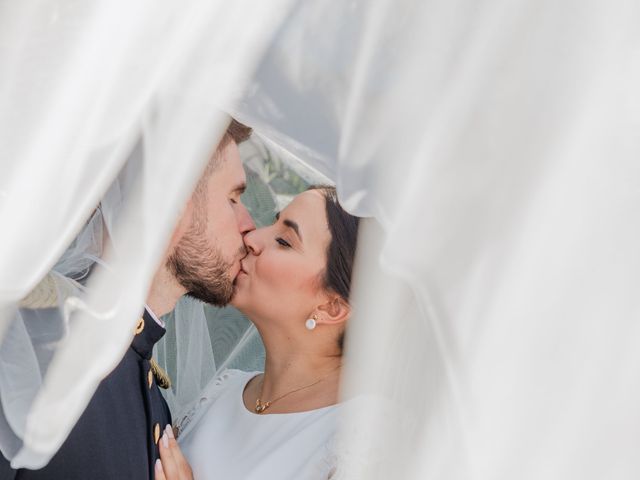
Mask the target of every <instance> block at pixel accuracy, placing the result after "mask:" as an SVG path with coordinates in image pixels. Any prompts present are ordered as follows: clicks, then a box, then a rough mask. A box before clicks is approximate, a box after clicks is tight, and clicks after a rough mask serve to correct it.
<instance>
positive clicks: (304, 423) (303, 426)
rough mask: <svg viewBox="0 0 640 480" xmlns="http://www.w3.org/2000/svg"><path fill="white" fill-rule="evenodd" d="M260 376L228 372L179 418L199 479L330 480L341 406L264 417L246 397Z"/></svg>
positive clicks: (180, 439) (183, 445)
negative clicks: (251, 382)
mask: <svg viewBox="0 0 640 480" xmlns="http://www.w3.org/2000/svg"><path fill="white" fill-rule="evenodd" d="M259 373H260V372H243V371H240V370H226V371H224V372H223V373H222V374H221V375H220V376H219V377H218V378H216V379H215V380H214V381H212V382H211V383H210V384H209V386H208V387H207V388H206V389H205V390H204V391H203V392H202V394H201V395H200V396H199V397H198V399H197V401H196V402H195V403H194V404H193V405H192V406H191V408H189V409H188V410H187V412H186V413H185V414H184V415H181V416H180V417H179V418H178V419H177V421H176V426H177V427H178V431H179V435H178V442H179V444H180V446H181V448H182V451H183V452H184V455H185V456H186V458H187V460H188V461H189V463H190V464H191V468H192V469H193V473H194V477H195V479H196V480H205V479H211V480H213V479H216V480H220V479H224V480H252V479H256V480H258V479H259V480H270V479H277V480H288V479H296V480H300V479H309V480H313V479H327V478H328V477H329V476H330V474H331V472H332V471H333V470H334V469H335V466H336V465H335V464H336V455H335V452H334V448H333V445H334V442H335V436H336V431H337V423H338V413H339V411H340V405H333V406H329V407H325V408H320V409H317V410H311V411H308V412H300V413H285V414H262V415H258V414H256V413H253V412H251V411H249V410H247V408H246V407H245V405H244V402H243V400H242V393H243V391H244V388H245V386H246V384H247V383H248V382H249V380H251V378H253V377H254V376H255V375H258V374H259Z"/></svg>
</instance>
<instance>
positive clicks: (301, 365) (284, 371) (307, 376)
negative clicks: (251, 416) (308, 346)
mask: <svg viewBox="0 0 640 480" xmlns="http://www.w3.org/2000/svg"><path fill="white" fill-rule="evenodd" d="M341 364H342V358H341V357H339V356H334V355H320V354H310V353H309V352H304V351H289V352H282V351H281V352H278V353H277V354H270V352H269V351H267V355H266V359H265V368H264V375H263V378H262V382H261V390H262V395H263V396H264V397H265V398H270V397H272V396H274V395H281V394H283V393H285V392H286V391H287V390H291V389H293V388H297V387H300V386H304V385H305V384H309V383H313V382H315V381H317V380H319V379H324V378H326V380H327V381H330V380H331V379H333V378H334V377H335V380H337V379H338V377H339V370H340V365H341ZM329 377H331V378H329ZM323 381H324V380H323Z"/></svg>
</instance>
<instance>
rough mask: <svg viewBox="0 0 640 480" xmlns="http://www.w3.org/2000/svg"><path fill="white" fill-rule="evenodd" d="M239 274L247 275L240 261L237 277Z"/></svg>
mask: <svg viewBox="0 0 640 480" xmlns="http://www.w3.org/2000/svg"><path fill="white" fill-rule="evenodd" d="M241 273H244V274H245V275H248V273H247V271H246V270H245V268H244V264H243V263H242V260H240V271H239V272H238V275H240V274H241Z"/></svg>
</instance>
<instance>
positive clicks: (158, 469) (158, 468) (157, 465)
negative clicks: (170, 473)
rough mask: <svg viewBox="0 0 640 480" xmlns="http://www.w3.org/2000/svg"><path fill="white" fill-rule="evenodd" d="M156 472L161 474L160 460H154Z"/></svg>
mask: <svg viewBox="0 0 640 480" xmlns="http://www.w3.org/2000/svg"><path fill="white" fill-rule="evenodd" d="M156 472H162V462H161V461H160V459H157V460H156Z"/></svg>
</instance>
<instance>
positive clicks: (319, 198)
mask: <svg viewBox="0 0 640 480" xmlns="http://www.w3.org/2000/svg"><path fill="white" fill-rule="evenodd" d="M324 203H325V200H324V195H323V194H322V193H321V192H320V191H319V190H307V191H306V192H302V193H300V194H298V195H296V196H295V197H294V198H293V200H291V202H289V204H288V205H287V206H286V207H285V209H284V210H283V212H286V213H291V214H294V213H296V214H302V215H305V214H313V215H317V214H318V212H319V211H320V210H323V211H324Z"/></svg>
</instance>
